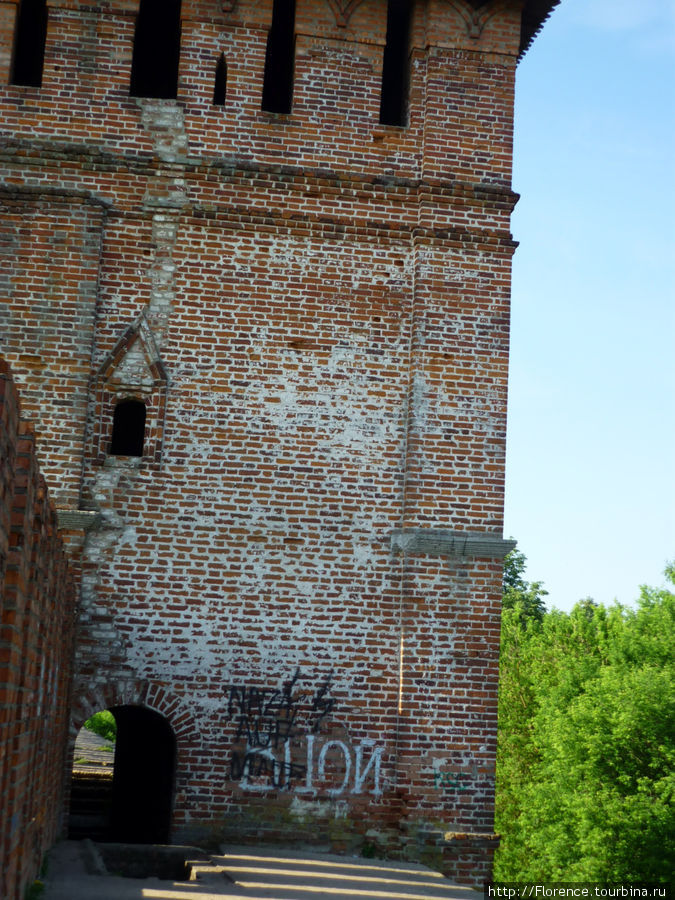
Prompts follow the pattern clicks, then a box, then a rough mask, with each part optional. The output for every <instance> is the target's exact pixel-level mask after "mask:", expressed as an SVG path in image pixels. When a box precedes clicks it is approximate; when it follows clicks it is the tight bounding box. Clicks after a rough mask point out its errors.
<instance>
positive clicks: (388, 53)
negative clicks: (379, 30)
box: [380, 0, 410, 125]
mask: <svg viewBox="0 0 675 900" xmlns="http://www.w3.org/2000/svg"><path fill="white" fill-rule="evenodd" d="M409 40H410V3H409V2H408V0H389V3H388V4H387V42H386V44H385V47H384V57H383V60H382V94H381V97H380V122H381V123H382V124H383V125H406V124H407V117H408V85H409V81H410V62H409V53H408V43H409Z"/></svg>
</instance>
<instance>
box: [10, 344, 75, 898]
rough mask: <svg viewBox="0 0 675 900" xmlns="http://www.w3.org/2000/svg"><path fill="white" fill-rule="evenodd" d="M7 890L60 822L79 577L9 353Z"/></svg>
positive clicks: (21, 881)
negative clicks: (20, 401)
mask: <svg viewBox="0 0 675 900" xmlns="http://www.w3.org/2000/svg"><path fill="white" fill-rule="evenodd" d="M0 426H1V427H0V587H1V588H2V597H1V600H2V603H1V606H0V615H1V618H0V895H1V896H2V897H6V898H8V900H19V898H22V897H23V896H24V893H23V891H24V888H25V886H26V885H27V884H28V883H29V882H30V881H32V879H33V878H34V877H35V875H36V874H37V872H38V870H39V867H40V863H41V861H42V857H43V855H44V854H45V852H46V851H47V850H48V849H49V847H50V846H51V845H52V843H53V842H54V840H55V838H56V836H57V834H58V833H59V829H60V826H61V815H62V809H63V800H64V797H63V784H64V769H65V764H66V759H65V757H66V753H65V750H66V745H67V734H68V721H69V704H70V676H71V667H72V652H73V637H74V624H75V619H74V614H75V609H74V602H75V601H74V597H75V594H74V583H73V580H72V578H71V575H70V571H69V567H68V563H67V561H66V556H65V552H64V550H63V546H62V543H61V540H60V538H59V537H58V533H57V523H56V513H55V511H54V508H53V506H52V504H51V503H50V501H49V500H48V497H47V489H46V486H45V482H44V480H43V478H42V477H41V475H40V474H39V471H38V466H37V462H36V457H35V438H34V435H33V429H32V426H30V425H29V424H28V423H26V422H25V421H23V420H22V419H21V417H20V410H19V404H18V399H17V394H16V390H15V386H14V382H13V379H12V376H11V373H10V370H9V367H8V366H7V364H6V362H5V361H4V360H2V359H0Z"/></svg>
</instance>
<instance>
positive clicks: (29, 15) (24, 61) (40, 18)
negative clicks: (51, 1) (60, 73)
mask: <svg viewBox="0 0 675 900" xmlns="http://www.w3.org/2000/svg"><path fill="white" fill-rule="evenodd" d="M46 39H47V3H46V0H21V4H20V6H19V10H18V13H17V17H16V30H15V32H14V59H13V61H12V77H11V79H10V80H11V83H12V84H23V85H27V86H28V87H40V86H41V85H42V69H43V66H44V61H45V41H46Z"/></svg>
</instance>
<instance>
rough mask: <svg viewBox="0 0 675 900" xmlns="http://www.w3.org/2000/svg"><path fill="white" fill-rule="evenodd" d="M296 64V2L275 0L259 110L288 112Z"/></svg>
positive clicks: (291, 99) (292, 0)
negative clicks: (260, 108)
mask: <svg viewBox="0 0 675 900" xmlns="http://www.w3.org/2000/svg"><path fill="white" fill-rule="evenodd" d="M294 62H295V0H274V6H273V9H272V26H271V28H270V31H269V34H268V36H267V50H266V52H265V74H264V77H263V94H262V108H263V109H264V110H267V111H268V112H276V113H289V112H290V111H291V106H292V104H293V67H294Z"/></svg>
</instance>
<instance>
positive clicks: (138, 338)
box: [94, 313, 168, 465]
mask: <svg viewBox="0 0 675 900" xmlns="http://www.w3.org/2000/svg"><path fill="white" fill-rule="evenodd" d="M167 388H168V379H167V377H166V371H165V369H164V364H163V363H162V360H161V357H160V355H159V350H158V349H157V343H156V341H155V338H154V335H153V333H152V329H151V328H150V325H149V323H148V321H147V319H146V317H145V313H141V315H140V316H139V317H138V318H137V319H136V321H135V322H134V323H133V324H132V325H130V326H129V327H128V328H127V329H126V331H125V332H124V333H123V334H122V335H121V337H120V338H119V340H118V341H117V343H116V344H115V346H114V347H113V349H112V350H111V351H110V353H109V354H108V356H107V357H106V359H105V360H104V362H103V364H102V365H101V367H100V368H99V370H98V373H97V375H96V387H95V404H96V411H95V428H94V459H95V461H96V462H97V463H99V464H103V463H104V462H106V460H110V459H117V460H120V461H122V460H123V461H130V460H140V461H145V462H148V463H151V464H155V465H159V463H160V462H161V457H162V443H163V438H164V420H165V417H166V395H167ZM141 411H142V414H141ZM120 429H127V433H121V432H120Z"/></svg>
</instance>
